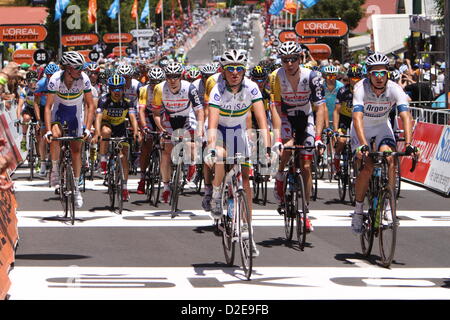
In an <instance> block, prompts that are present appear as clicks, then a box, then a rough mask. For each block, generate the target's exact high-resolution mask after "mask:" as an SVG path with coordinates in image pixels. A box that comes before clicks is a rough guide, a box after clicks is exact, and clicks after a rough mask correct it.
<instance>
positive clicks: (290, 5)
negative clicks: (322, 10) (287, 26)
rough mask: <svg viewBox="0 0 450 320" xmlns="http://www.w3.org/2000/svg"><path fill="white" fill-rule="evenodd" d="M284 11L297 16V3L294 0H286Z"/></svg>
mask: <svg viewBox="0 0 450 320" xmlns="http://www.w3.org/2000/svg"><path fill="white" fill-rule="evenodd" d="M283 10H284V11H286V12H289V13H290V14H296V13H297V3H295V2H294V1H293V0H286V2H285V4H284V9H283Z"/></svg>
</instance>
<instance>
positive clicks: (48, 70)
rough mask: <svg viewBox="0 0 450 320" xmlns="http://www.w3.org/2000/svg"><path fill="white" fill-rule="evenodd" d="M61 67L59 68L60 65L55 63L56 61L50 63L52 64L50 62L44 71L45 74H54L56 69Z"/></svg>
mask: <svg viewBox="0 0 450 320" xmlns="http://www.w3.org/2000/svg"><path fill="white" fill-rule="evenodd" d="M59 70H60V69H59V66H58V65H57V64H55V63H50V64H48V65H47V66H46V67H45V69H44V73H45V74H50V75H52V74H54V73H55V72H56V71H59Z"/></svg>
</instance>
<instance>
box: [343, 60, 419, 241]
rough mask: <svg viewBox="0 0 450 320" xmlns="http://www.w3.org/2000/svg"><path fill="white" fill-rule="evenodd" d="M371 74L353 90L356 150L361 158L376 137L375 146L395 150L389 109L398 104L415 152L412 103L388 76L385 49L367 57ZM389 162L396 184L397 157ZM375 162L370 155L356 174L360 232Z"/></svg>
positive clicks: (409, 150)
mask: <svg viewBox="0 0 450 320" xmlns="http://www.w3.org/2000/svg"><path fill="white" fill-rule="evenodd" d="M366 66H367V71H368V77H367V78H365V79H364V80H362V81H360V82H358V83H357V84H356V85H355V86H354V90H353V113H352V120H353V121H352V124H351V128H350V136H351V144H352V150H353V151H356V156H357V158H358V159H361V158H362V156H363V153H364V154H367V152H368V150H371V149H372V146H370V145H369V144H370V141H371V139H375V140H374V141H375V145H374V146H373V147H374V148H375V150H373V151H376V150H378V151H394V150H395V149H396V142H395V136H394V132H393V130H392V127H391V124H390V122H389V112H390V111H391V110H392V108H394V107H396V108H397V110H398V114H399V116H400V118H401V120H402V122H403V127H404V130H405V143H406V150H405V152H407V153H410V154H412V153H415V152H416V151H417V149H416V148H415V147H413V146H412V145H411V137H412V129H411V114H410V112H409V107H408V97H407V95H406V93H405V92H404V91H403V89H402V88H401V87H400V86H399V85H398V84H396V83H395V82H393V81H391V80H388V67H389V59H388V58H387V57H386V56H385V55H384V54H381V53H374V54H372V55H370V56H369V57H368V58H367V59H366ZM388 163H389V185H390V187H391V188H392V189H394V186H395V179H394V178H395V167H394V161H393V159H388ZM372 171H373V163H372V160H371V159H370V158H367V159H366V160H365V165H364V167H363V168H362V169H361V171H360V172H359V174H358V177H357V178H356V184H355V189H356V205H355V211H354V214H353V217H352V230H353V232H355V233H357V234H360V233H361V232H362V231H363V230H362V223H363V220H364V215H365V214H367V213H364V210H363V209H364V208H363V204H364V197H365V195H366V192H367V190H368V187H369V179H370V176H371V175H372Z"/></svg>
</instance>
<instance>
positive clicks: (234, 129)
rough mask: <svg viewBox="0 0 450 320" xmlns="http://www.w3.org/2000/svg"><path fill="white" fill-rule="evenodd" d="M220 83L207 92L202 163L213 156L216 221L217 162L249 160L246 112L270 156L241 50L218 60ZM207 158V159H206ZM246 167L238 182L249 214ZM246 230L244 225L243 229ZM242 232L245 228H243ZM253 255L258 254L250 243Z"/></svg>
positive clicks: (220, 174)
mask: <svg viewBox="0 0 450 320" xmlns="http://www.w3.org/2000/svg"><path fill="white" fill-rule="evenodd" d="M220 62H221V65H222V77H223V80H220V81H219V82H217V84H216V85H215V86H214V87H213V89H212V91H211V93H210V99H209V116H208V149H209V151H208V154H207V155H206V160H205V162H207V163H209V165H211V166H212V164H213V162H214V161H212V159H214V158H215V157H214V154H215V155H216V156H217V161H216V163H215V166H214V180H213V195H212V202H213V206H212V209H211V214H212V217H213V218H215V219H220V218H221V216H222V214H223V211H222V199H221V197H222V194H221V186H222V181H223V178H224V176H225V167H224V163H223V161H222V160H221V159H223V158H224V157H226V156H227V155H228V156H232V155H233V154H235V153H241V154H242V155H243V156H245V157H250V154H249V143H248V138H247V133H246V129H247V119H248V116H249V114H248V112H249V111H250V110H253V112H254V113H255V117H256V119H257V122H258V125H259V128H260V129H261V132H262V135H263V141H264V145H265V146H266V147H268V148H267V149H268V150H267V149H266V152H265V154H266V157H270V155H271V148H270V147H269V146H270V137H269V131H268V127H267V120H266V115H265V112H264V103H263V101H262V95H261V92H260V91H259V89H258V86H257V85H256V83H254V82H253V81H251V80H250V79H248V78H246V77H245V65H246V64H247V56H246V54H245V53H244V52H243V51H242V50H229V51H225V52H224V53H223V55H222V57H221V61H220ZM210 159H211V160H210ZM249 173H250V165H249V164H248V163H246V164H243V168H242V174H243V176H242V181H243V187H244V191H245V193H246V195H247V202H248V208H249V212H250V218H251V212H252V190H251V188H250V180H249ZM247 229H248V226H247ZM244 232H245V227H244ZM253 248H254V254H255V256H257V255H258V254H259V252H258V250H257V248H256V245H255V243H253Z"/></svg>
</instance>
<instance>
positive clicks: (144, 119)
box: [136, 67, 166, 194]
mask: <svg viewBox="0 0 450 320" xmlns="http://www.w3.org/2000/svg"><path fill="white" fill-rule="evenodd" d="M147 75H148V78H149V83H148V84H147V85H145V86H143V87H141V88H140V89H139V102H138V108H139V110H138V111H139V126H140V128H141V130H142V131H143V132H144V133H146V132H148V131H156V130H157V129H158V128H157V127H156V124H155V120H154V119H153V113H152V100H153V90H154V89H155V86H156V85H157V84H159V83H161V82H162V81H164V79H165V78H166V75H165V74H164V71H163V69H161V68H160V67H152V68H150V70H149V71H148V74H147ZM152 147H153V141H152V138H151V136H147V139H145V140H143V141H142V144H141V158H140V166H141V179H140V180H139V183H138V188H137V191H136V192H137V194H144V193H145V172H146V170H147V167H148V165H149V161H150V158H149V156H150V152H151V150H152Z"/></svg>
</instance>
